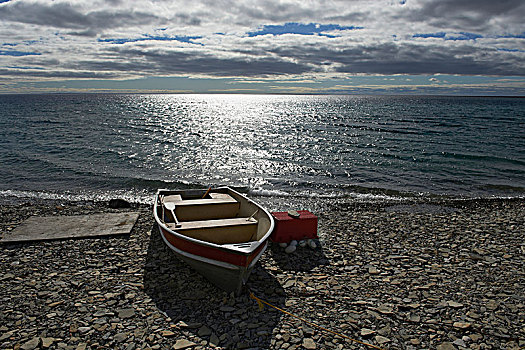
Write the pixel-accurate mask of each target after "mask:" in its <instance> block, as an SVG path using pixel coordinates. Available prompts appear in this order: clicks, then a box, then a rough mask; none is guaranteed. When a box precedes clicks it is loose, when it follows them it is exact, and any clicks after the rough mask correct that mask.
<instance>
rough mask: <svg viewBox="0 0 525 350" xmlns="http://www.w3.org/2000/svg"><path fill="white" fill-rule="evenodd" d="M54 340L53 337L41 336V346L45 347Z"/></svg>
mask: <svg viewBox="0 0 525 350" xmlns="http://www.w3.org/2000/svg"><path fill="white" fill-rule="evenodd" d="M54 341H55V338H51V337H45V338H42V347H43V348H46V349H47V348H49V347H50V346H51V345H52V344H53V342H54Z"/></svg>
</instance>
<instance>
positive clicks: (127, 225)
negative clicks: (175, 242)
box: [0, 212, 140, 243]
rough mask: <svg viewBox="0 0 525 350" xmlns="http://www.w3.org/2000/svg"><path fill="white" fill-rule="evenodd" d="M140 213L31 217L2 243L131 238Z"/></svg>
mask: <svg viewBox="0 0 525 350" xmlns="http://www.w3.org/2000/svg"><path fill="white" fill-rule="evenodd" d="M139 214H140V213H138V212H126V213H105V214H90V215H74V216H32V217H30V218H29V219H27V220H26V221H24V222H22V223H21V224H20V225H19V226H17V227H15V229H14V230H13V231H11V232H10V233H7V234H5V235H4V237H2V238H1V239H0V243H11V242H28V241H42V240H53V239H65V238H85V237H99V236H109V235H122V234H129V233H130V232H131V229H132V228H133V225H135V222H136V221H137V219H138V217H139Z"/></svg>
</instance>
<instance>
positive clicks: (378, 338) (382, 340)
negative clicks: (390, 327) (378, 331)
mask: <svg viewBox="0 0 525 350" xmlns="http://www.w3.org/2000/svg"><path fill="white" fill-rule="evenodd" d="M390 341H391V340H390V339H388V338H387V337H383V336H382V335H376V342H377V343H378V344H385V343H388V342H390Z"/></svg>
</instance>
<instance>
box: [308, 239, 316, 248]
mask: <svg viewBox="0 0 525 350" xmlns="http://www.w3.org/2000/svg"><path fill="white" fill-rule="evenodd" d="M308 246H309V247H310V248H312V249H315V248H317V244H316V243H315V241H314V240H313V239H309V240H308Z"/></svg>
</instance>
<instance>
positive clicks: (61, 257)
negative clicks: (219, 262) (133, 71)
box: [0, 198, 525, 350]
mask: <svg viewBox="0 0 525 350" xmlns="http://www.w3.org/2000/svg"><path fill="white" fill-rule="evenodd" d="M261 202H262V203H263V204H264V205H265V206H267V207H269V208H271V207H272V206H274V207H279V206H284V205H290V201H289V200H288V199H287V200H285V201H283V202H279V203H273V202H270V200H266V201H265V200H262V201H261ZM266 202H267V203H266ZM312 202H313V201H312ZM292 204H293V205H294V206H295V207H297V206H298V205H300V204H301V203H300V200H298V201H297V202H292ZM305 205H306V206H308V205H310V204H308V203H305ZM300 209H302V208H300ZM131 210H132V211H139V212H140V216H139V219H138V221H137V223H136V225H135V227H134V229H133V230H132V232H131V234H130V235H129V236H125V237H107V238H96V239H76V240H73V239H71V240H64V241H49V242H35V243H24V244H1V245H0V264H2V266H4V267H5V268H4V274H3V275H2V276H0V283H1V286H2V288H1V290H0V301H1V302H0V347H1V348H6V349H10V348H16V347H17V346H22V347H23V348H24V349H35V348H65V349H86V348H87V349H89V348H92V349H98V348H108V347H111V348H118V349H129V350H132V349H139V348H140V349H171V348H184V346H186V345H187V346H188V347H187V348H192V349H207V348H219V349H232V348H245V349H246V348H250V349H270V348H271V349H291V350H293V349H305V348H306V349H314V348H315V349H367V348H368V347H366V346H364V345H360V344H358V343H355V342H350V341H347V340H345V339H343V338H339V337H335V336H334V335H331V334H329V333H324V332H321V331H320V330H318V329H316V328H314V327H312V326H309V325H307V324H305V323H303V322H301V321H298V320H296V319H294V318H292V317H290V316H287V315H285V314H282V313H279V312H277V311H275V310H272V309H270V308H268V307H265V308H264V310H263V311H259V309H258V305H257V303H256V302H255V301H254V300H252V299H250V298H249V295H248V292H246V293H244V294H243V295H242V296H240V297H236V298H235V297H232V296H231V295H228V294H227V293H225V292H222V291H220V290H218V289H216V288H215V287H213V286H212V285H210V284H209V283H208V282H207V281H205V280H204V279H203V278H202V277H200V276H199V275H197V274H196V273H194V272H193V271H192V270H191V269H190V268H189V267H187V266H186V265H185V264H184V263H182V262H181V261H179V260H178V259H177V258H176V257H175V256H174V254H172V253H171V252H170V251H169V250H168V249H167V248H166V247H165V246H164V244H163V242H162V240H161V239H160V236H159V233H158V230H157V228H156V226H155V223H154V220H153V218H152V215H151V206H150V205H143V204H140V205H139V204H132V208H130V209H110V208H109V207H108V205H107V203H106V202H92V201H82V202H69V201H64V200H33V199H22V200H20V202H19V203H17V204H13V205H7V204H4V205H0V232H2V234H4V233H5V232H9V231H10V230H12V229H13V228H14V227H15V226H16V225H17V224H19V223H20V222H21V221H22V220H23V219H25V218H27V217H29V216H31V215H39V216H40V215H76V214H88V213H100V212H112V211H116V212H119V211H131ZM272 210H273V209H272ZM312 211H313V212H314V213H315V214H316V215H318V217H319V226H318V232H319V237H320V247H319V248H318V249H316V250H310V249H308V248H300V249H298V251H297V252H296V253H294V254H291V255H287V254H285V253H284V251H283V249H282V248H280V247H278V245H277V244H271V245H270V247H269V248H268V250H267V251H266V253H265V254H264V255H263V257H262V258H261V260H260V262H259V263H258V264H257V266H256V268H255V269H254V272H253V273H252V276H250V279H249V281H248V287H249V289H250V290H251V291H252V292H253V293H254V294H255V296H257V297H259V298H261V299H263V300H265V301H267V302H269V303H271V304H273V305H275V306H277V307H279V308H282V309H285V310H286V311H288V312H290V313H292V314H295V315H297V316H300V317H303V318H305V319H307V320H309V321H311V322H314V323H316V324H319V325H321V326H323V327H325V328H328V329H331V330H334V331H336V332H339V333H343V334H345V335H347V336H349V337H350V338H353V339H357V340H359V341H363V342H366V343H370V344H373V345H375V346H378V347H380V348H383V349H421V348H430V349H463V348H466V349H492V348H494V349H497V348H508V349H519V348H522V347H524V346H525V327H523V325H524V324H525V290H524V289H523V286H525V274H524V272H523V266H525V200H524V199H500V198H496V199H490V198H484V199H467V200H463V199H461V200H442V199H440V200H436V201H428V200H425V201H422V202H419V203H418V202H417V201H415V202H408V201H405V202H384V203H362V202H355V203H334V204H333V205H329V206H323V207H322V208H320V209H319V210H318V211H317V210H312ZM17 344H18V345H17ZM192 344H193V345H192Z"/></svg>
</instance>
